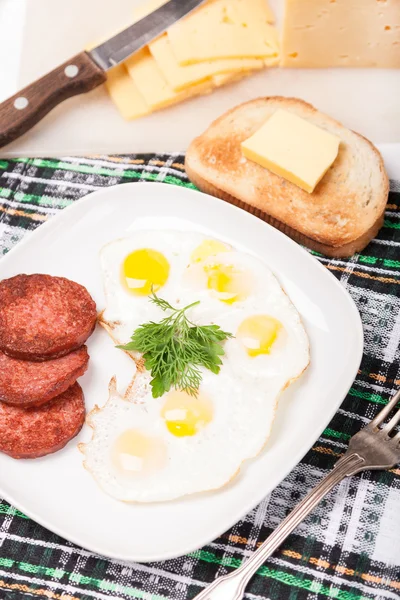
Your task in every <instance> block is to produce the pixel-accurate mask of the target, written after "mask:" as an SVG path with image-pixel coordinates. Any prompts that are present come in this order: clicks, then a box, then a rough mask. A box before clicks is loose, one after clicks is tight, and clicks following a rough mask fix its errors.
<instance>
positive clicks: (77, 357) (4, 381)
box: [0, 346, 89, 408]
mask: <svg viewBox="0 0 400 600" xmlns="http://www.w3.org/2000/svg"><path fill="white" fill-rule="evenodd" d="M88 363H89V354H88V351H87V348H86V346H82V348H79V350H75V351H74V352H71V353H70V354H67V355H66V356H62V357H61V358H54V359H53V360H47V361H45V362H31V361H27V360H20V359H18V358H12V357H11V356H7V354H4V353H3V352H0V401H1V402H5V403H6V404H13V405H14V406H20V407H21V408H28V407H31V406H39V405H41V404H45V403H46V402H49V401H50V400H52V399H53V398H55V397H56V396H59V395H60V394H62V393H63V392H65V390H67V389H68V388H69V387H71V385H73V384H74V383H75V381H76V380H77V379H78V377H81V376H82V375H83V374H84V373H85V371H86V369H87V367H88Z"/></svg>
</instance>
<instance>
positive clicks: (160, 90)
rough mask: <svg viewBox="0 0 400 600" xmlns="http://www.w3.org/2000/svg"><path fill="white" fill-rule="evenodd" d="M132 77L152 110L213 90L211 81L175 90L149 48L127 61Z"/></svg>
mask: <svg viewBox="0 0 400 600" xmlns="http://www.w3.org/2000/svg"><path fill="white" fill-rule="evenodd" d="M125 66H126V68H127V70H128V73H129V75H130V77H131V78H132V80H133V82H134V83H135V85H136V87H137V89H138V90H139V93H140V94H141V95H142V97H143V98H144V100H145V102H146V103H147V104H148V106H149V107H150V109H151V110H157V109H160V108H164V107H166V106H169V105H171V104H175V103H176V102H181V101H182V100H186V99H187V98H191V97H192V96H196V95H198V94H207V93H209V92H211V91H212V84H211V82H205V83H203V84H198V85H195V86H192V87H191V88H188V89H187V90H184V91H182V92H175V91H174V90H173V89H172V87H171V86H170V85H169V83H168V81H167V80H166V79H165V77H164V76H163V74H162V72H161V71H160V69H159V67H158V65H157V63H156V61H155V60H154V58H153V57H152V55H151V54H150V51H149V49H148V48H144V49H143V50H140V51H139V52H137V53H136V54H134V55H133V56H131V58H129V59H128V60H127V61H126V62H125Z"/></svg>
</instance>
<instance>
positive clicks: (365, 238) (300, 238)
mask: <svg viewBox="0 0 400 600" xmlns="http://www.w3.org/2000/svg"><path fill="white" fill-rule="evenodd" d="M186 172H187V175H188V177H189V179H190V181H191V182H192V183H194V185H195V186H196V187H198V188H199V190H201V191H202V192H204V193H205V194H210V195H211V196H215V197H216V198H220V199H221V200H225V202H229V204H233V205H234V206H238V207H239V208H242V209H243V210H245V211H247V212H249V213H251V214H252V215H254V216H255V217H258V218H259V219H261V220H262V221H265V222H266V223H268V224H269V225H272V226H273V227H275V229H278V230H279V231H281V232H282V233H284V234H285V235H287V236H288V237H290V238H292V240H294V241H295V242H297V243H299V244H302V245H303V246H306V247H307V248H310V250H314V251H315V252H319V253H320V254H324V255H325V256H330V257H331V258H347V257H349V256H352V255H353V254H355V253H356V252H361V250H363V249H364V248H365V246H367V245H368V244H369V242H370V241H371V240H373V239H374V238H375V237H376V235H377V234H378V232H379V230H380V228H381V227H382V225H383V218H384V215H385V211H383V213H382V215H381V216H380V217H379V218H378V219H377V220H376V221H375V223H374V224H373V225H372V227H371V228H370V229H368V231H366V232H365V233H364V234H363V235H362V236H360V237H359V238H357V239H356V240H354V241H353V242H350V243H349V244H343V246H336V247H335V246H329V245H328V244H321V243H320V242H317V241H316V240H313V239H312V238H310V237H307V236H306V235H303V234H301V233H300V232H299V231H297V230H296V229H293V228H292V227H289V225H286V224H285V223H282V222H281V221H278V220H277V219H274V218H273V217H270V216H269V215H268V214H267V213H265V212H263V211H262V210H260V209H258V208H256V207H254V206H250V205H249V204H247V203H246V202H242V201H241V200H239V199H238V198H235V197H234V196H231V195H230V194H227V193H226V192H224V191H223V190H220V189H219V188H217V187H215V186H213V185H211V184H210V183H208V181H206V180H205V179H202V178H201V177H199V176H198V175H197V174H196V173H193V172H192V171H191V169H190V167H188V166H186Z"/></svg>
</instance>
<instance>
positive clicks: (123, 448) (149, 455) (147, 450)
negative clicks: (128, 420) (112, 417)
mask: <svg viewBox="0 0 400 600" xmlns="http://www.w3.org/2000/svg"><path fill="white" fill-rule="evenodd" d="M166 460H167V449H166V446H165V444H164V442H162V441H161V440H158V439H157V438H152V437H149V436H147V435H144V434H143V433H142V432H141V431H138V430H136V429H127V430H126V431H124V432H123V433H122V434H121V435H120V436H119V437H118V438H117V440H116V441H115V443H114V445H113V448H112V462H113V465H114V467H115V468H116V470H117V471H119V472H120V473H123V474H124V475H151V474H152V473H154V472H156V471H159V470H161V469H162V468H163V467H164V466H165V465H166Z"/></svg>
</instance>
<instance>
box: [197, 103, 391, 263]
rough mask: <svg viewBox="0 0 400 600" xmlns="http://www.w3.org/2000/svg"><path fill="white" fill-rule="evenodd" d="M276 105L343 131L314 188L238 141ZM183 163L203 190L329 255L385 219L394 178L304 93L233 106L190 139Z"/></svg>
mask: <svg viewBox="0 0 400 600" xmlns="http://www.w3.org/2000/svg"><path fill="white" fill-rule="evenodd" d="M278 108H283V109H285V110H288V111H291V112H294V113H295V114H297V115H298V116H299V117H302V118H303V119H307V120H308V121H310V122H311V123H314V124H315V125H317V126H318V127H322V128H323V129H326V130H327V131H329V132H330V133H333V134H335V135H337V136H339V137H340V139H341V143H340V148H339V154H338V157H337V159H336V161H335V162H334V164H333V165H332V167H331V168H330V169H329V171H328V172H327V173H326V175H325V176H324V177H323V179H322V180H321V181H320V183H319V184H318V185H317V187H316V188H315V190H314V192H313V193H312V194H309V193H308V192H306V191H304V190H302V189H301V188H299V187H298V186H296V185H295V184H293V183H290V182H289V181H287V180H286V179H283V178H282V177H279V176H278V175H275V174H274V173H272V172H271V171H269V170H268V169H265V168H263V167H261V166H260V165H258V164H257V163H255V162H253V161H251V160H248V159H246V158H245V157H244V156H243V154H242V151H241V142H243V141H244V140H245V139H247V138H249V137H250V136H251V135H253V133H255V131H257V129H259V128H260V127H261V126H262V125H263V124H264V123H265V121H266V120H267V119H268V118H269V117H270V116H271V115H272V114H273V113H274V112H275V111H276V110H277V109H278ZM185 166H186V172H187V174H188V177H189V179H190V180H191V181H192V182H193V183H194V185H196V186H197V187H198V188H199V189H200V190H202V191H204V192H206V193H208V194H212V195H214V196H217V197H218V198H222V199H223V200H226V201H227V202H230V203H232V204H235V205H236V206H239V207H240V208H243V209H244V210H247V211H248V212H251V213H253V214H254V215H256V216H257V217H260V218H261V219H263V220H264V221H267V222H268V223H270V224H271V225H273V226H274V227H276V228H277V229H280V230H281V231H282V232H283V233H285V234H287V235H288V236H290V237H291V238H293V239H294V240H296V241H297V242H299V243H301V244H304V245H305V246H308V247H309V248H311V249H313V250H315V251H317V252H320V253H321V254H326V255H327V256H332V257H346V256H351V255H352V254H354V253H355V252H359V251H361V250H362V249H363V248H365V246H366V245H367V244H368V243H369V242H370V241H371V239H373V238H374V237H375V236H376V234H377V233H378V231H379V229H380V227H381V226H382V224H383V216H384V210H385V206H386V202H387V197H388V193H389V180H388V177H387V174H386V172H385V168H384V165H383V160H382V157H381V155H380V153H379V151H378V150H377V149H376V148H375V147H374V146H373V144H371V142H369V141H368V140H366V139H365V138H364V137H362V136H361V135H359V134H357V133H354V132H353V131H350V130H349V129H346V128H345V127H344V126H343V125H341V124H340V123H338V122H337V121H335V120H333V119H332V118H330V117H328V116H326V115H324V114H322V113H320V112H319V111H318V110H316V109H315V108H314V107H313V106H311V104H307V103H306V102H304V101H303V100H298V99H296V98H283V97H279V96H276V97H270V98H258V99H256V100H252V101H251V102H247V103H245V104H241V105H240V106H237V107H236V108H233V109H232V110H230V111H229V112H227V113H226V114H224V115H222V117H220V118H219V119H217V120H216V121H215V122H214V123H212V124H211V126H210V127H209V128H208V129H207V131H205V133H203V134H202V135H201V136H200V137H198V138H196V139H195V140H194V141H193V142H192V143H191V145H190V147H189V149H188V151H187V154H186V162H185Z"/></svg>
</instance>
